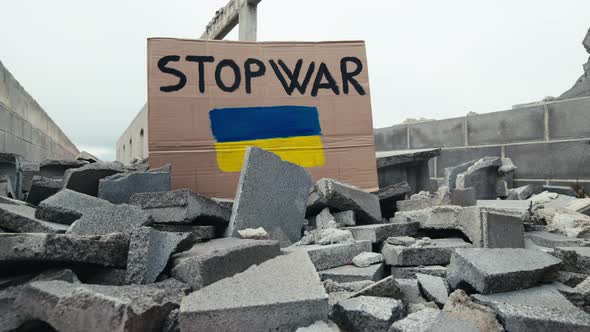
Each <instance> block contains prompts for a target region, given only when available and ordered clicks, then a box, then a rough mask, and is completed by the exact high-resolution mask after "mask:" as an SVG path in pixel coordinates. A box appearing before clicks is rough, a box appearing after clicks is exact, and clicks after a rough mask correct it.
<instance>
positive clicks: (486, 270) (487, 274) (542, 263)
mask: <svg viewBox="0 0 590 332" xmlns="http://www.w3.org/2000/svg"><path fill="white" fill-rule="evenodd" d="M560 263H561V261H560V260H559V259H557V258H555V257H553V256H551V255H549V254H546V253H543V252H541V251H538V250H529V249H516V248H502V249H479V248H473V249H456V250H455V252H454V253H453V255H452V257H451V263H450V265H449V270H448V273H447V281H448V282H449V284H450V286H451V287H452V288H453V289H457V288H468V289H469V288H473V289H475V290H476V291H477V292H479V293H481V294H492V293H499V292H507V291H511V290H516V289H522V288H529V287H533V286H535V285H536V284H538V283H540V282H541V281H543V280H545V279H546V278H548V277H550V276H551V275H552V274H555V273H556V272H557V270H558V269H559V264H560Z"/></svg>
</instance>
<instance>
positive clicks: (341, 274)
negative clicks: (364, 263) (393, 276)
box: [319, 264, 385, 282]
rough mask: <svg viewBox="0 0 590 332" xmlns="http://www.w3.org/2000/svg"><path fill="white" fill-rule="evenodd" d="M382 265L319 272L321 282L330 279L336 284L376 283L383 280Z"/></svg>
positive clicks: (350, 266) (341, 267)
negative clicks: (369, 281)
mask: <svg viewBox="0 0 590 332" xmlns="http://www.w3.org/2000/svg"><path fill="white" fill-rule="evenodd" d="M384 269H385V266H384V264H374V265H370V266H368V267H358V266H354V265H344V266H339V267H334V268H331V269H327V270H322V271H320V272H319V274H320V278H321V279H322V280H327V279H331V280H334V281H336V282H351V281H360V280H372V281H378V280H381V279H383V276H384Z"/></svg>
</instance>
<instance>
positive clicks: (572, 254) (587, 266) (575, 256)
mask: <svg viewBox="0 0 590 332" xmlns="http://www.w3.org/2000/svg"><path fill="white" fill-rule="evenodd" d="M553 255H554V256H555V257H557V258H559V259H561V260H562V266H561V268H562V270H565V271H570V272H576V273H584V274H590V247H557V248H555V251H554V253H553Z"/></svg>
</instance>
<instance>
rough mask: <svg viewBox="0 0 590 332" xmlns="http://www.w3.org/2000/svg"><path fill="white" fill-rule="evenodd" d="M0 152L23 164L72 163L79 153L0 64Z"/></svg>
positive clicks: (0, 63)
mask: <svg viewBox="0 0 590 332" xmlns="http://www.w3.org/2000/svg"><path fill="white" fill-rule="evenodd" d="M0 152H5V153H13V154H17V155H20V156H21V157H22V158H23V159H24V160H25V161H30V162H41V161H43V160H45V159H75V158H76V156H77V155H78V153H79V151H78V149H77V148H76V146H75V145H74V143H72V141H70V139H69V138H68V137H67V136H66V135H65V134H64V133H63V132H62V130H61V129H60V128H59V127H58V125H57V124H55V122H53V120H52V119H51V117H49V115H47V113H45V111H44V110H43V108H42V107H41V106H40V105H39V104H38V103H37V102H36V101H35V99H34V98H33V97H32V96H31V95H30V94H29V93H28V92H27V91H26V90H25V88H23V87H22V86H21V85H20V83H19V82H18V81H17V80H16V78H14V76H12V74H11V73H10V72H9V71H8V69H6V67H4V65H3V64H2V62H0Z"/></svg>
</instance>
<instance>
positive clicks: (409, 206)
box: [396, 187, 451, 216]
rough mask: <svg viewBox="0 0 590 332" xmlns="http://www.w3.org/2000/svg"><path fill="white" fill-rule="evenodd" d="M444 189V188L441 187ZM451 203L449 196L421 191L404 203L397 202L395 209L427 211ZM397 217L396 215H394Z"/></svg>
mask: <svg viewBox="0 0 590 332" xmlns="http://www.w3.org/2000/svg"><path fill="white" fill-rule="evenodd" d="M442 188H446V187H442ZM450 203H451V197H450V195H447V194H444V195H441V194H440V193H438V192H437V193H434V194H433V193H430V192H429V191H421V192H419V193H417V194H414V195H412V196H410V199H408V200H404V201H397V202H396V207H397V210H398V211H401V212H403V211H415V210H422V209H427V208H431V207H435V206H440V205H449V204H450ZM396 216H397V213H396Z"/></svg>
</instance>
